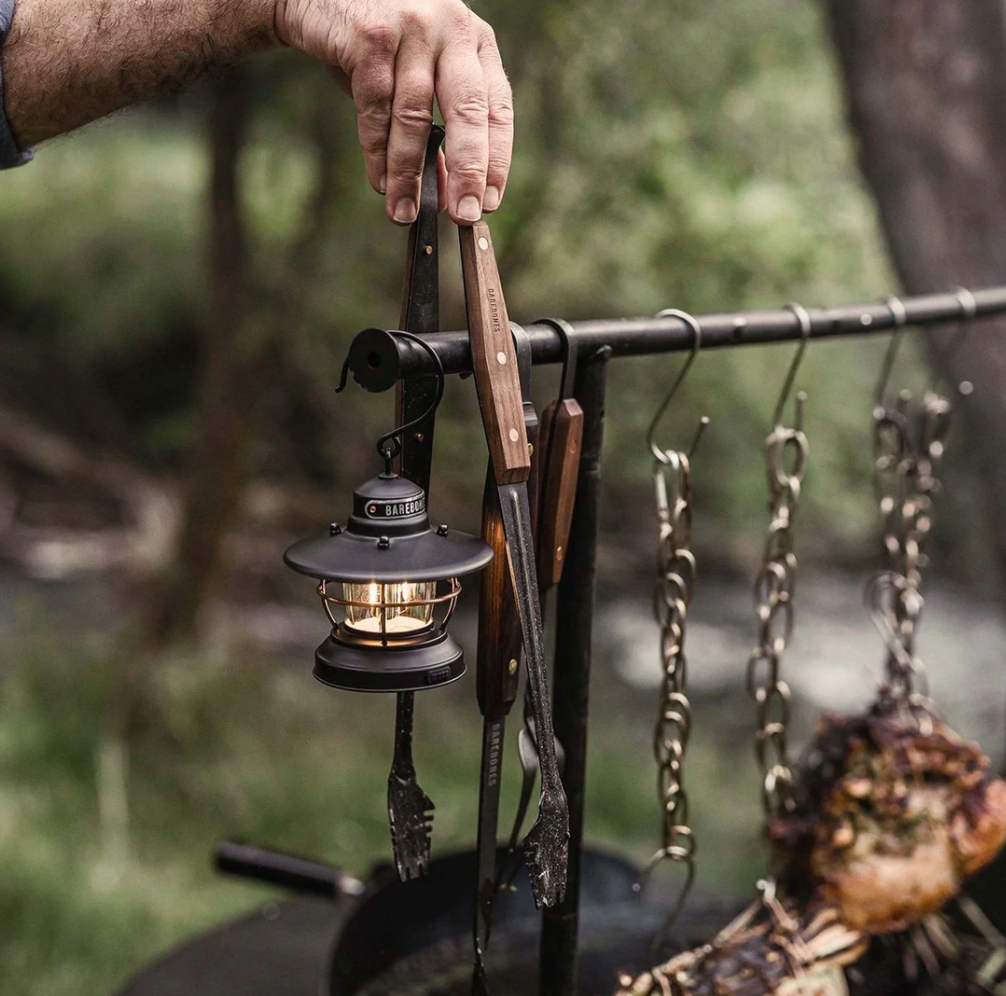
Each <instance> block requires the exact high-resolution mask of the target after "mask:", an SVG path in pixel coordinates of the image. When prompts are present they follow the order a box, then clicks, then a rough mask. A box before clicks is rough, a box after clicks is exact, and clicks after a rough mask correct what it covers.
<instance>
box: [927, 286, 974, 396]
mask: <svg viewBox="0 0 1006 996" xmlns="http://www.w3.org/2000/svg"><path fill="white" fill-rule="evenodd" d="M954 296H955V297H956V298H957V301H958V303H959V304H960V306H961V319H960V324H959V325H958V327H957V333H956V334H955V335H954V338H953V340H952V341H951V343H950V345H949V346H948V347H947V349H946V351H942V350H937V352H941V353H942V357H943V362H944V363H946V362H947V361H948V360H949V359H950V358H951V357H952V356H953V355H954V354H955V353H956V352H957V350H959V349H960V348H961V346H963V345H964V340H965V339H967V337H968V336H969V335H970V334H971V328H972V319H973V318H974V317H975V315H977V314H978V302H977V301H976V300H975V296H974V294H972V293H971V291H969V290H968V289H967V287H955V288H954ZM934 349H935V346H934ZM934 384H935V377H934ZM973 389H974V388H973V386H972V384H971V382H970V381H967V380H966V381H963V382H962V383H961V384H959V385H958V390H959V391H960V392H961V394H964V395H968V394H971V392H972V390H973Z"/></svg>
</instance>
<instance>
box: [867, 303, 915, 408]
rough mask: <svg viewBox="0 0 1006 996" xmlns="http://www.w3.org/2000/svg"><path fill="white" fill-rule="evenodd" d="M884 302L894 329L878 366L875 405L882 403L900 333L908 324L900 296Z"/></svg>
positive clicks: (874, 396) (895, 356) (896, 352)
mask: <svg viewBox="0 0 1006 996" xmlns="http://www.w3.org/2000/svg"><path fill="white" fill-rule="evenodd" d="M884 304H886V305H887V307H888V310H889V311H890V312H891V319H892V320H893V321H894V331H893V332H892V333H891V341H890V342H889V343H888V344H887V352H886V353H885V354H884V362H883V365H882V366H881V368H880V377H879V378H878V380H877V389H876V390H875V391H874V394H873V399H874V404H875V406H876V407H878V408H879V407H881V406H882V405H883V403H884V395H885V394H886V393H887V384H888V382H889V381H890V379H891V371H892V370H893V369H894V361H895V359H896V358H897V355H898V347H899V346H900V345H901V335H900V333H901V332H902V330H903V329H904V327H905V326H906V325H907V324H908V313H907V312H906V311H905V305H904V304H903V303H902V300H901V298H900V297H896V296H895V295H893V294H892V295H891V296H890V297H889V298H888V299H887V300H886V301H885V302H884Z"/></svg>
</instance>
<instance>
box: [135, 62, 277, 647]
mask: <svg viewBox="0 0 1006 996" xmlns="http://www.w3.org/2000/svg"><path fill="white" fill-rule="evenodd" d="M251 85H252V78H251V75H250V72H249V70H247V69H246V68H243V67H241V66H238V67H236V68H235V69H232V70H230V71H229V72H227V73H226V74H225V75H223V76H220V77H219V78H217V79H214V80H213V81H212V82H211V91H212V108H211V112H210V128H209V139H210V147H211V150H212V178H211V184H210V204H209V207H210V277H211V284H212V291H211V301H210V308H209V322H208V327H207V330H206V340H205V352H204V355H203V360H202V386H201V396H200V405H199V437H198V441H197V444H196V449H195V453H194V455H193V458H192V462H191V465H190V468H189V480H188V484H187V488H186V492H185V505H184V511H183V517H182V527H181V533H180V536H179V540H178V548H177V553H176V557H175V562H174V565H173V567H172V569H171V570H170V572H169V575H168V577H167V578H166V579H165V581H164V584H163V585H162V587H161V589H160V590H159V591H158V592H156V593H155V597H154V599H153V601H152V603H151V607H150V613H149V616H148V625H147V626H146V627H145V634H144V636H145V638H146V639H147V640H148V641H149V642H150V643H151V644H154V645H157V644H162V643H171V642H175V641H178V640H185V639H191V638H192V637H194V636H195V635H196V629H197V626H198V623H199V613H200V609H201V608H202V607H203V606H204V605H205V604H206V602H207V600H208V598H209V596H210V595H211V594H212V592H213V590H214V588H215V587H216V585H217V582H218V579H219V574H220V565H221V553H222V548H223V543H224V539H225V537H226V534H227V532H228V529H229V528H230V526H231V525H232V523H233V521H234V518H235V513H236V511H237V508H238V505H239V503H240V500H241V496H242V494H243V492H244V490H245V487H246V486H247V483H248V480H249V477H250V474H251V471H252V451H253V446H254V441H255V436H256V410H257V398H258V396H259V394H260V393H261V391H260V387H261V382H262V378H263V368H264V363H263V342H262V335H261V333H260V330H259V329H258V328H257V327H256V325H255V323H254V322H253V321H252V320H250V316H249V312H250V306H249V303H248V287H247V284H248V281H247V277H246V271H247V252H246V234H245V224H244V219H243V216H242V207H241V197H240V179H239V167H240V159H241V151H242V148H243V146H244V143H245V140H246V137H247V130H248V123H249V119H250V116H251V115H250V111H251V105H252V101H251V99H250V95H249V91H250V89H251Z"/></svg>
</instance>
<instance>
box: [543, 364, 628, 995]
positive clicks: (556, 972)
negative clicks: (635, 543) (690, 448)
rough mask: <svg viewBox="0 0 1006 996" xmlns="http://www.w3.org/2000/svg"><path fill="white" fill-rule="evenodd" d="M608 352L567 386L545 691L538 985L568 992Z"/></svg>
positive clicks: (571, 987)
mask: <svg viewBox="0 0 1006 996" xmlns="http://www.w3.org/2000/svg"><path fill="white" fill-rule="evenodd" d="M609 356H610V350H608V349H607V348H604V349H601V350H599V351H596V352H595V354H594V355H593V356H592V357H591V356H590V355H589V354H586V355H584V354H581V355H580V360H579V363H578V366H577V372H576V381H575V387H574V396H575V397H576V399H577V401H579V402H580V405H581V406H582V407H583V413H584V423H583V444H582V447H581V450H580V476H579V479H578V481H577V487H576V505H575V508H574V512H573V522H572V526H571V527H570V534H569V542H568V544H567V546H568V554H567V559H566V566H565V567H564V569H563V575H562V580H561V581H560V582H559V589H558V594H557V597H556V644H555V665H554V679H553V681H554V691H553V695H552V716H553V724H554V727H555V735H556V737H557V738H558V740H559V743H561V744H562V746H563V748H564V750H565V751H566V765H565V768H564V769H563V775H562V784H563V788H564V789H565V790H566V800H567V802H568V803H569V870H568V874H567V879H566V897H565V899H563V901H562V902H561V903H558V904H557V905H556V906H554V907H552V908H551V909H546V910H545V912H544V914H543V918H544V919H543V923H542V936H541V967H540V982H539V989H538V991H539V993H541V994H542V996H546V994H547V996H575V993H576V969H577V934H578V927H579V908H580V864H581V857H582V854H583V810H584V795H585V791H586V775H587V716H588V707H589V697H590V695H589V693H590V646H591V630H592V627H593V621H594V592H595V579H596V575H597V540H598V535H599V532H600V524H601V523H600V518H601V515H600V509H601V449H602V444H603V442H604V392H605V387H606V384H607V369H608V362H607V361H608V357H609Z"/></svg>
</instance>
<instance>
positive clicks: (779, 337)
mask: <svg viewBox="0 0 1006 996" xmlns="http://www.w3.org/2000/svg"><path fill="white" fill-rule="evenodd" d="M970 295H971V297H973V299H974V308H975V312H974V313H975V317H978V318H987V317H991V316H994V315H1002V314H1006V287H990V288H988V289H987V290H978V291H972V292H970ZM901 303H902V304H903V305H904V309H905V317H906V319H907V324H908V325H910V326H911V325H935V324H939V323H942V322H955V321H958V320H960V319H961V318H962V317H963V316H964V309H965V304H967V306H969V307H970V305H971V300H970V299H969V292H967V291H961V292H950V293H947V294H928V295H926V296H924V297H906V298H901ZM808 314H809V315H810V320H811V330H810V337H811V338H813V339H825V338H829V337H831V336H840V335H868V334H870V333H877V332H883V331H885V330H889V329H892V328H894V326H895V324H896V316H895V312H894V311H892V309H891V308H890V307H889V306H888V305H887V304H884V303H873V304H855V305H844V306H842V307H837V308H809V309H808ZM695 319H696V321H698V323H699V327H700V328H701V329H702V349H703V350H706V349H724V348H729V347H733V346H753V345H757V344H762V343H770V342H786V341H788V340H793V339H799V338H800V335H801V329H800V322H799V320H798V319H797V317H796V315H795V314H794V313H793V312H792V311H789V310H787V309H778V310H775V311H747V312H735V313H732V314H713V315H696V316H695ZM570 325H571V327H572V337H571V338H572V342H573V344H574V345H575V346H576V348H577V349H578V350H580V351H581V354H588V355H589V353H591V352H594V351H596V350H597V349H600V348H602V347H608V348H609V349H610V350H611V355H612V356H613V357H618V356H644V355H649V354H654V353H675V352H682V351H684V350H689V349H691V348H692V346H693V340H694V332H693V331H692V329H691V327H690V326H689V325H688V324H687V323H686V322H683V321H682V320H681V319H679V318H672V317H667V318H613V319H600V320H598V319H591V320H588V321H581V322H571V323H570ZM524 328H525V331H526V332H527V333H528V336H529V338H530V340H531V358H532V362H533V363H535V364H536V365H539V364H543V363H560V362H561V361H562V340H561V339H560V337H559V334H558V332H556V331H555V329H554V328H552V326H550V325H537V324H532V325H526V326H524ZM423 338H424V340H425V341H426V342H427V343H429V345H430V346H432V348H433V349H434V350H435V351H436V354H437V356H438V357H439V359H440V362H441V363H442V364H443V367H444V371H445V372H446V373H449V374H467V373H470V372H471V353H470V352H469V348H468V333H467V332H466V331H464V330H462V331H458V332H434V333H431V334H430V335H426V336H423ZM349 367H350V370H351V371H352V373H353V378H354V379H355V380H356V382H357V383H358V384H360V385H361V386H362V387H365V388H366V389H367V390H368V391H387V390H389V389H390V388H391V387H393V386H394V385H395V384H396V383H397V382H398V381H399V380H401V378H402V377H406V376H411V375H414V374H426V373H433V372H434V367H433V361H432V359H431V358H430V357H429V355H427V353H426V352H425V351H424V350H422V349H421V348H420V347H419V346H417V345H415V344H414V343H410V342H408V341H406V340H404V339H402V338H400V337H396V336H395V334H394V330H393V329H391V330H385V329H365V330H364V331H362V332H360V333H359V334H358V335H357V336H356V338H355V339H354V340H353V343H352V345H351V347H350V353H349Z"/></svg>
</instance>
